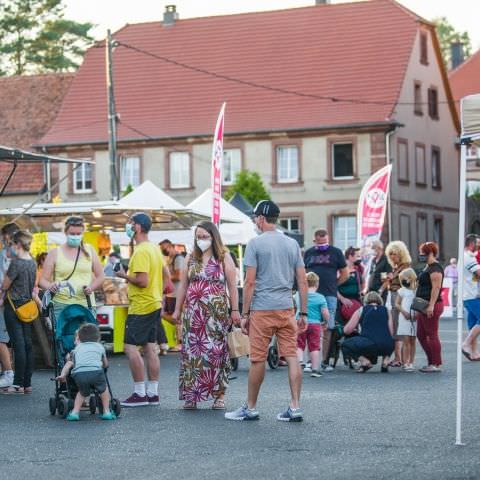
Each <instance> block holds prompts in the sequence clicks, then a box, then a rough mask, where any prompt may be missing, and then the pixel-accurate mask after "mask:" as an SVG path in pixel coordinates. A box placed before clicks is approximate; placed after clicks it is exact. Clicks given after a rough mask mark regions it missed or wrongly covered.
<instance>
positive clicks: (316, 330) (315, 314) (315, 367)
mask: <svg viewBox="0 0 480 480" xmlns="http://www.w3.org/2000/svg"><path fill="white" fill-rule="evenodd" d="M319 282H320V279H319V277H318V275H317V274H316V273H314V272H309V273H307V284H308V297H307V322H308V325H307V329H306V330H305V331H303V332H302V333H299V334H298V335H297V358H298V361H299V362H302V360H303V353H304V351H305V347H306V346H307V345H308V351H309V353H310V361H311V363H312V372H311V373H310V376H311V377H321V376H322V374H321V372H320V369H319V366H320V345H321V344H322V337H323V330H324V328H325V326H326V325H327V323H328V320H329V318H330V315H329V313H328V306H327V300H326V299H325V297H324V296H323V295H322V294H320V293H318V292H317V289H318V285H319ZM295 303H296V305H300V300H299V295H298V292H297V293H296V299H295ZM298 313H299V311H298V310H297V316H298Z"/></svg>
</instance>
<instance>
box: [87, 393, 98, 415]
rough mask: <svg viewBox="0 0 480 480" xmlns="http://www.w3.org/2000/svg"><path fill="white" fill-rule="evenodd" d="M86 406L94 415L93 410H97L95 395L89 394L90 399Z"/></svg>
mask: <svg viewBox="0 0 480 480" xmlns="http://www.w3.org/2000/svg"><path fill="white" fill-rule="evenodd" d="M88 408H89V409H90V413H91V414H92V415H95V412H96V411H97V399H96V398H95V395H90V400H89V401H88Z"/></svg>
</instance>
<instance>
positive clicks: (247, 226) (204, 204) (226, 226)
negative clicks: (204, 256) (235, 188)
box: [187, 188, 257, 245]
mask: <svg viewBox="0 0 480 480" xmlns="http://www.w3.org/2000/svg"><path fill="white" fill-rule="evenodd" d="M212 202H213V200H212V189H211V188H208V189H207V190H205V191H204V192H203V193H202V194H201V195H200V196H199V197H198V198H196V199H195V200H193V202H190V203H189V204H188V205H187V208H188V209H190V210H192V211H193V212H195V213H199V214H201V215H205V216H208V217H210V215H211V213H212ZM222 221H223V222H224V221H228V222H232V221H233V222H236V223H222ZM220 222H221V223H220V235H221V236H222V240H223V243H224V244H225V245H246V244H247V243H248V242H249V241H250V240H251V239H252V238H255V237H256V236H257V234H256V233H255V225H254V224H253V222H252V220H251V219H250V217H248V216H247V215H245V214H244V213H243V212H241V211H240V210H239V209H238V208H236V207H234V206H233V205H232V204H230V203H228V202H227V201H226V200H224V199H223V198H222V199H221V200H220Z"/></svg>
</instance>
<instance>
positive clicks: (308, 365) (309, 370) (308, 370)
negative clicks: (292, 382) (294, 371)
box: [303, 363, 312, 373]
mask: <svg viewBox="0 0 480 480" xmlns="http://www.w3.org/2000/svg"><path fill="white" fill-rule="evenodd" d="M303 371H304V372H305V373H312V366H311V364H309V363H307V364H306V365H305V368H304V369H303Z"/></svg>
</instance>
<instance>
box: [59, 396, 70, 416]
mask: <svg viewBox="0 0 480 480" xmlns="http://www.w3.org/2000/svg"><path fill="white" fill-rule="evenodd" d="M57 410H58V414H59V415H60V416H61V417H62V418H65V417H66V416H67V415H68V401H67V399H66V398H64V397H61V398H59V399H58V405H57Z"/></svg>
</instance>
